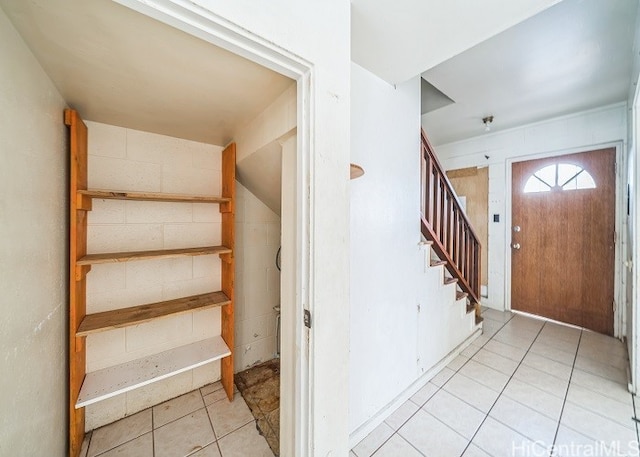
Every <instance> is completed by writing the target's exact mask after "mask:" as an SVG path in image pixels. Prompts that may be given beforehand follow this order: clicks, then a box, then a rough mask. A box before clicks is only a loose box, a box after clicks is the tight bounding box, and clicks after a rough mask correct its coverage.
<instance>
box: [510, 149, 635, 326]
mask: <svg viewBox="0 0 640 457" xmlns="http://www.w3.org/2000/svg"><path fill="white" fill-rule="evenodd" d="M623 145H624V143H623V142H622V141H616V142H608V143H600V144H594V145H589V146H580V147H576V148H570V149H560V150H556V151H549V152H541V153H536V154H530V155H526V156H519V157H512V158H510V159H507V160H506V165H505V166H506V170H505V176H506V192H505V197H506V208H507V211H506V215H505V216H506V217H505V237H504V249H505V260H506V261H505V272H504V277H505V282H504V286H505V291H504V293H505V310H509V311H510V310H511V256H512V251H511V227H512V225H513V223H512V216H513V215H512V212H513V206H512V201H513V189H512V184H513V182H512V166H513V164H514V163H516V162H527V161H529V160H536V159H546V158H549V157H559V156H564V155H568V154H575V153H580V152H589V151H595V150H598V149H608V148H615V150H616V155H615V160H616V177H615V179H616V182H615V192H616V194H615V202H616V205H615V231H616V234H617V240H616V247H615V256H614V283H613V284H614V286H613V297H614V301H615V304H616V306H615V309H614V312H613V334H614V336H615V337H616V338H619V339H621V338H622V337H623V336H624V321H625V306H624V300H623V297H622V291H623V290H624V289H623V287H622V271H621V266H620V259H622V253H623V246H624V245H625V244H626V233H625V232H626V231H625V230H623V226H622V224H623V221H622V214H623V211H622V210H623V207H624V204H625V202H624V199H622V198H619V197H620V196H621V195H625V193H624V191H623V189H622V185H623V182H624V180H623V179H622V172H623V170H624V169H625V167H624V166H622V165H623V164H622V161H623V160H625V159H624V154H623V149H624V148H623Z"/></svg>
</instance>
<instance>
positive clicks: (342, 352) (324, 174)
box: [195, 0, 351, 457]
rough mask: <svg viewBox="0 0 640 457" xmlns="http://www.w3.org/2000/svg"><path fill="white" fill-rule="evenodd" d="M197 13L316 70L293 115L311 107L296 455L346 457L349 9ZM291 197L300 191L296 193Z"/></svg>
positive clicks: (282, 3) (341, 4) (217, 7)
mask: <svg viewBox="0 0 640 457" xmlns="http://www.w3.org/2000/svg"><path fill="white" fill-rule="evenodd" d="M195 3H196V4H198V5H201V6H203V7H204V8H207V9H208V10H210V11H212V12H214V13H215V14H217V15H219V16H221V17H222V18H224V19H226V20H228V21H230V22H232V23H234V24H237V25H239V26H240V27H242V29H243V30H246V31H249V32H250V33H253V34H255V35H257V36H258V37H260V38H261V39H263V40H265V41H266V42H268V43H273V44H275V45H276V46H278V47H280V48H282V49H285V50H287V51H288V52H290V53H292V54H294V55H296V56H299V57H300V58H301V59H304V61H306V62H308V63H309V64H310V65H311V66H312V67H313V70H312V72H311V74H310V80H309V82H308V84H309V86H310V95H309V97H306V99H305V100H304V103H305V105H302V104H300V105H299V106H309V109H310V111H309V113H308V117H307V114H306V113H305V112H304V111H300V110H298V112H297V116H298V126H299V128H300V129H301V130H299V131H298V146H297V148H298V153H299V154H300V157H299V158H298V161H297V167H298V168H297V180H298V181H297V182H298V183H299V182H305V181H304V180H306V179H307V177H308V179H309V185H308V192H309V197H308V199H307V198H304V199H301V200H297V201H296V205H297V208H298V209H299V210H300V211H303V212H301V213H299V214H296V220H297V221H306V220H307V217H308V220H309V221H310V222H309V226H308V227H303V228H302V230H301V231H299V232H297V233H296V236H302V235H304V236H307V235H308V237H309V240H310V242H309V257H308V259H307V258H298V259H297V260H299V261H300V262H301V264H302V265H306V264H307V263H308V264H309V269H308V270H305V271H304V272H302V271H301V273H300V274H304V275H305V276H308V277H309V283H310V287H309V288H308V289H307V288H306V287H305V288H302V289H301V290H299V291H297V292H298V293H299V294H303V295H298V298H297V300H298V304H299V305H300V302H299V300H300V297H301V296H304V295H306V294H307V293H308V294H309V300H308V303H302V304H301V305H304V306H305V307H306V308H309V309H310V310H311V313H312V314H313V322H314V325H313V328H312V329H311V331H310V332H309V333H310V335H309V346H308V348H309V352H310V357H309V359H310V361H311V366H310V368H309V370H308V376H309V381H308V383H305V385H304V386H303V388H305V389H306V388H308V389H309V390H308V394H309V403H310V405H312V408H311V410H310V411H309V413H308V414H306V415H305V417H309V422H310V429H309V430H305V431H304V435H305V436H304V437H302V441H304V439H305V438H306V437H308V438H309V442H310V445H309V449H306V448H305V449H304V450H303V451H300V452H298V454H299V455H307V454H308V455H310V456H314V455H315V456H322V457H324V456H327V455H334V456H338V455H347V454H348V451H349V445H348V428H349V427H348V423H347V421H348V399H347V394H348V372H349V366H348V365H349V354H348V347H349V305H348V304H349V236H348V233H349V201H348V200H349V199H348V198H346V197H345V196H346V195H348V192H349V187H348V186H349V135H350V133H349V132H350V129H349V107H350V103H351V102H350V79H349V76H350V70H351V62H350V52H351V51H350V50H351V37H350V19H351V17H350V16H351V14H350V3H349V2H348V1H345V0H328V1H324V2H298V1H295V0H274V1H271V2H270V3H269V6H268V8H265V6H264V4H263V3H261V2H258V1H255V0H253V1H252V0H242V1H236V2H224V1H219V0H197V1H196V2H195ZM305 84H306V83H305ZM298 90H299V92H298V93H301V92H300V88H298ZM298 101H299V103H301V102H302V101H301V100H300V99H299V100H298ZM307 104H308V105H307ZM302 116H304V117H305V119H306V120H308V121H309V122H310V131H307V130H305V128H302V127H301V126H302V125H303V124H306V120H305V122H304V123H302V122H300V120H301V119H302ZM305 144H308V145H309V148H308V149H307V148H304V147H303V145H305ZM307 150H308V151H309V153H307V152H305V151H307ZM303 173H304V176H303ZM296 191H297V192H301V191H302V190H301V189H300V187H299V186H298V185H297V187H296ZM304 192H306V189H305V190H304ZM300 195H303V194H300ZM307 204H308V210H307V209H305V208H307ZM307 211H308V213H307ZM305 225H306V222H305ZM304 250H306V246H304ZM296 256H297V257H300V254H298V253H296ZM307 271H308V274H307ZM302 282H303V281H301V283H302ZM306 301H307V300H305V302H306ZM298 322H299V320H298ZM297 341H300V340H299V339H298V340H297ZM287 350H288V351H290V353H291V354H299V353H300V351H301V350H305V351H306V348H301V347H299V346H294V345H292V346H291V347H290V348H287ZM284 351H285V349H284V348H283V356H284ZM302 358H304V355H303V356H302Z"/></svg>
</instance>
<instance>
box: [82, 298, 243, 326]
mask: <svg viewBox="0 0 640 457" xmlns="http://www.w3.org/2000/svg"><path fill="white" fill-rule="evenodd" d="M229 303H231V300H229V297H227V296H226V295H225V294H224V293H223V292H209V293H206V294H200V295H193V296H191V297H183V298H177V299H175V300H167V301H162V302H158V303H149V304H147V305H140V306H133V307H130V308H123V309H115V310H113V311H105V312H102V313H95V314H88V315H86V316H85V317H84V319H83V320H82V322H81V323H80V326H79V327H78V331H77V332H76V336H87V335H89V334H91V333H97V332H104V331H106V330H113V329H115V328H122V327H127V326H130V325H137V324H141V323H143V322H149V321H151V320H153V319H156V318H159V317H165V316H172V315H176V314H183V313H188V312H190V311H195V310H200V309H206V308H212V307H214V306H224V305H228V304H229Z"/></svg>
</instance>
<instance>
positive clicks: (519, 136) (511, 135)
mask: <svg viewBox="0 0 640 457" xmlns="http://www.w3.org/2000/svg"><path fill="white" fill-rule="evenodd" d="M626 123H627V120H626V104H625V103H622V104H617V105H612V106H606V107H602V108H598V109H595V110H590V111H584V112H580V113H575V114H572V115H569V116H563V117H560V118H555V119H550V120H547V121H543V122H538V123H534V124H529V125H525V126H522V127H517V128H514V129H510V130H505V131H501V132H496V133H491V134H485V135H482V136H478V137H474V138H471V139H468V140H464V141H459V142H454V143H449V144H444V145H440V146H438V147H436V148H435V149H436V153H437V154H438V158H439V159H440V161H441V162H442V165H443V167H444V168H445V169H446V170H451V169H457V168H464V167H472V166H488V167H489V246H487V247H486V248H487V249H488V255H489V284H488V290H489V296H488V298H485V299H483V300H482V304H483V305H486V306H489V307H491V308H495V309H499V310H503V309H504V307H505V304H506V302H507V286H508V285H507V284H506V279H505V278H506V276H505V275H506V274H507V268H508V263H507V255H509V253H508V252H506V243H507V241H508V239H509V240H510V230H509V227H507V225H506V221H507V215H508V214H509V213H510V211H511V209H510V208H509V207H508V206H507V205H508V198H507V195H508V194H509V193H510V190H509V188H508V186H509V184H508V181H507V176H508V170H509V167H510V161H512V160H526V159H527V157H535V156H537V155H539V154H548V155H553V154H562V153H568V152H578V151H586V150H590V149H594V148H595V147H597V146H598V145H603V144H611V143H613V142H619V141H625V140H626V136H627V126H626ZM428 134H429V132H428V131H427V135H428ZM485 155H487V156H489V158H488V159H487V158H485ZM493 214H499V215H500V222H498V223H495V222H493ZM507 237H509V238H508V239H507Z"/></svg>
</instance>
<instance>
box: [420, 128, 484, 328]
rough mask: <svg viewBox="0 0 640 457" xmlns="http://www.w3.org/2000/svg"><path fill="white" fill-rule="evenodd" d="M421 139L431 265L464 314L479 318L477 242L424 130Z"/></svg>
mask: <svg viewBox="0 0 640 457" xmlns="http://www.w3.org/2000/svg"><path fill="white" fill-rule="evenodd" d="M421 139H422V154H421V159H422V170H421V180H422V186H421V188H422V196H421V231H422V235H423V236H424V237H425V239H426V240H427V242H428V243H429V244H430V245H431V249H432V252H433V253H434V254H435V256H436V257H435V258H432V259H431V266H434V267H435V266H443V267H444V269H445V271H446V272H447V273H448V275H449V276H447V275H445V278H444V282H445V284H455V286H456V298H457V299H458V300H462V299H465V300H466V302H467V312H475V318H476V324H479V323H480V322H482V317H481V316H480V252H481V247H480V241H479V240H478V236H477V235H476V233H475V232H474V231H473V227H472V226H471V223H470V221H469V219H468V218H467V216H466V214H465V213H464V212H463V211H462V208H461V207H460V203H459V202H458V198H457V196H456V194H455V191H454V190H453V187H452V186H451V183H450V182H449V180H448V179H447V175H446V174H445V173H444V170H443V169H442V165H440V162H439V161H438V159H437V157H436V155H435V153H434V151H433V147H432V146H431V144H430V143H429V140H428V139H427V136H426V135H425V133H424V130H422V132H421Z"/></svg>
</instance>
